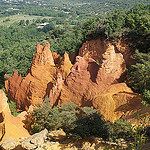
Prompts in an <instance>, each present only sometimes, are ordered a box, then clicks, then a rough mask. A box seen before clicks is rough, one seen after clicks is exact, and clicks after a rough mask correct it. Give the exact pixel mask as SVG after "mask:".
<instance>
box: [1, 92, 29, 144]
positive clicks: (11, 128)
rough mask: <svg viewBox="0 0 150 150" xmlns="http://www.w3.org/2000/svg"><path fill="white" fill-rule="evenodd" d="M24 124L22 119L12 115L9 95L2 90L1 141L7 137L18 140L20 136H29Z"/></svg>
mask: <svg viewBox="0 0 150 150" xmlns="http://www.w3.org/2000/svg"><path fill="white" fill-rule="evenodd" d="M23 125H24V124H23V123H22V121H21V119H19V118H18V117H14V116H12V115H11V112H10V109H9V105H8V103H7V97H6V96H5V93H4V92H3V91H2V90H0V143H2V142H3V141H4V140H5V139H7V138H9V139H10V140H18V139H19V138H20V137H28V136H29V133H28V131H27V130H26V129H24V128H23ZM10 143H11V141H10ZM11 145H12V144H11Z"/></svg>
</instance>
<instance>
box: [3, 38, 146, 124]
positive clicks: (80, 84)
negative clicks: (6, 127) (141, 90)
mask: <svg viewBox="0 0 150 150" xmlns="http://www.w3.org/2000/svg"><path fill="white" fill-rule="evenodd" d="M131 54H132V53H131V52H130V51H129V50H128V49H127V48H126V46H125V45H123V44H122V43H121V41H120V43H118V47H117V45H113V44H112V43H110V42H106V41H105V40H104V39H100V38H98V39H96V40H91V41H87V42H86V43H84V44H83V45H82V47H81V48H80V50H79V56H77V57H76V62H75V64H74V65H73V66H72V64H71V62H70V60H69V57H68V55H67V53H65V54H64V57H63V58H62V61H60V57H59V56H58V55H57V54H56V53H55V55H54V54H53V55H52V53H51V52H50V45H49V43H47V44H46V46H45V47H43V46H41V45H38V46H37V51H36V53H35V54H34V57H33V61H32V64H31V68H30V69H29V71H28V74H27V76H26V77H25V78H24V79H23V78H22V77H21V75H18V73H17V71H15V72H14V75H13V76H12V77H10V78H7V79H6V81H5V88H6V92H7V94H8V97H9V98H10V99H11V100H13V101H15V102H17V105H18V107H19V108H20V109H22V110H25V109H26V110H27V109H28V108H29V106H30V105H33V106H35V105H36V104H37V103H39V102H42V101H43V99H42V98H45V97H46V95H48V96H49V99H50V103H51V104H52V106H54V105H59V104H61V103H67V102H73V103H75V104H77V105H79V106H93V107H94V108H96V109H98V110H99V112H100V113H101V114H102V115H103V116H104V118H105V120H110V121H114V120H116V119H119V118H121V117H124V116H126V117H128V118H130V116H133V114H134V112H136V111H139V112H140V111H141V110H142V109H143V108H145V107H144V106H143V105H142V104H141V101H142V99H141V98H140V96H139V95H138V94H135V93H133V91H132V90H131V89H130V88H129V87H128V86H127V85H126V84H125V83H122V81H123V79H124V77H125V72H126V65H130V63H128V61H130V62H131V59H130V57H129V56H131ZM55 59H57V61H55ZM56 62H57V64H55V63H56ZM124 107H125V108H124ZM123 108H124V109H123Z"/></svg>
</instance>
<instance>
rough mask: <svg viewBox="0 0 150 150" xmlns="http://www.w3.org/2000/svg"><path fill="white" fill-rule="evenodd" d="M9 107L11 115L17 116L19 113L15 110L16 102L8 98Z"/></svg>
mask: <svg viewBox="0 0 150 150" xmlns="http://www.w3.org/2000/svg"><path fill="white" fill-rule="evenodd" d="M8 105H9V109H10V111H11V114H12V115H13V116H15V117H16V116H17V115H18V114H19V113H18V112H17V104H16V103H15V102H13V101H10V100H8Z"/></svg>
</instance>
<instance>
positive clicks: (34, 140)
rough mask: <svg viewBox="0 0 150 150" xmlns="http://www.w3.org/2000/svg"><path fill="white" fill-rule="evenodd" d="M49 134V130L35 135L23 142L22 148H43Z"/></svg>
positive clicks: (29, 149)
mask: <svg viewBox="0 0 150 150" xmlns="http://www.w3.org/2000/svg"><path fill="white" fill-rule="evenodd" d="M47 134H48V130H47V129H44V130H43V131H41V132H39V133H36V134H33V135H32V136H30V137H28V138H26V139H25V140H23V141H22V143H21V146H22V147H23V148H25V149H27V150H32V149H36V148H38V147H42V145H43V143H44V141H45V140H46V138H47Z"/></svg>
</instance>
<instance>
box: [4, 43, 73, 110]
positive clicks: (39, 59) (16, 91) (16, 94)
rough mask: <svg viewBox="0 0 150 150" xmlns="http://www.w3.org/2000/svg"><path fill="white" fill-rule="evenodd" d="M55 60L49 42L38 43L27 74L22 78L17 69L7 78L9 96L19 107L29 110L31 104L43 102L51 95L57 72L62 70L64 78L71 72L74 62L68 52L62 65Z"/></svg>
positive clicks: (6, 86) (6, 84)
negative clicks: (71, 61) (58, 64)
mask: <svg viewBox="0 0 150 150" xmlns="http://www.w3.org/2000/svg"><path fill="white" fill-rule="evenodd" d="M54 60H55V58H54V59H53V56H52V53H51V51H50V44H49V43H47V44H46V46H45V47H43V46H42V45H37V50H36V52H35V54H34V56H33V61H32V64H31V68H30V69H29V70H28V74H27V76H26V77H25V78H22V77H21V75H19V74H18V72H17V71H15V72H14V74H13V76H12V77H10V78H7V79H6V80H5V89H6V92H7V95H8V98H9V99H10V100H12V101H14V102H16V103H17V106H18V108H19V109H22V110H27V109H28V107H29V106H30V105H33V106H34V105H35V104H37V103H39V102H42V101H43V100H42V98H44V97H46V95H49V93H50V90H51V89H52V86H53V83H55V80H56V76H57V73H59V72H60V73H61V74H62V75H63V77H64V78H66V76H67V75H68V74H69V73H70V68H71V67H72V64H71V63H70V61H69V59H68V57H67V53H65V56H64V59H63V61H62V62H61V63H62V64H60V66H56V65H55V63H54ZM66 64H67V65H66ZM64 65H65V67H64Z"/></svg>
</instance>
